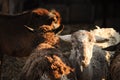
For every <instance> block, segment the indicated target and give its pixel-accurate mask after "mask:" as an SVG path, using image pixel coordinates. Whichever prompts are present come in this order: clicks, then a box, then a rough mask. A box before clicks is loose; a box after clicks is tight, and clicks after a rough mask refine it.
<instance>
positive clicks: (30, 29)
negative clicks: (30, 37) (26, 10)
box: [24, 25, 35, 32]
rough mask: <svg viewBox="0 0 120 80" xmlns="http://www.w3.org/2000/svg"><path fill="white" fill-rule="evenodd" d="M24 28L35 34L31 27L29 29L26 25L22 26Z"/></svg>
mask: <svg viewBox="0 0 120 80" xmlns="http://www.w3.org/2000/svg"><path fill="white" fill-rule="evenodd" d="M24 26H25V28H27V29H28V30H29V31H30V32H35V30H34V29H33V28H31V27H29V26H27V25H24Z"/></svg>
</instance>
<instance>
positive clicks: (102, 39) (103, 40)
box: [95, 36, 109, 43]
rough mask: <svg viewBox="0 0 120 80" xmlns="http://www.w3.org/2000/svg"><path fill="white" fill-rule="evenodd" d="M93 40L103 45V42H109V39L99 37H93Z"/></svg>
mask: <svg viewBox="0 0 120 80" xmlns="http://www.w3.org/2000/svg"><path fill="white" fill-rule="evenodd" d="M95 39H96V43H104V42H107V41H109V39H106V38H103V37H99V36H95Z"/></svg>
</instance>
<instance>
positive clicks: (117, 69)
mask: <svg viewBox="0 0 120 80" xmlns="http://www.w3.org/2000/svg"><path fill="white" fill-rule="evenodd" d="M104 50H107V51H115V53H114V54H113V57H111V61H110V76H111V80H120V42H119V43H118V44H116V45H113V46H109V47H107V48H104Z"/></svg>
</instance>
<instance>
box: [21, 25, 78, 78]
mask: <svg viewBox="0 0 120 80" xmlns="http://www.w3.org/2000/svg"><path fill="white" fill-rule="evenodd" d="M43 27H46V26H43ZM46 30H47V29H46ZM43 31H44V30H43ZM38 35H39V34H38ZM42 36H43V40H44V41H43V42H42V43H40V44H39V45H38V46H37V47H36V49H35V50H33V52H32V54H31V55H30V56H29V58H28V60H27V61H26V64H25V65H24V67H23V70H22V73H21V77H20V80H76V78H75V76H74V69H73V68H71V65H70V62H69V61H68V59H67V58H65V57H64V56H63V54H62V52H61V51H60V50H59V49H58V48H57V47H58V44H59V40H60V39H59V37H58V36H56V35H55V33H54V31H53V32H48V31H45V33H44V34H42Z"/></svg>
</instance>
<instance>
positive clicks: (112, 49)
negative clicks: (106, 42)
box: [102, 45, 117, 51]
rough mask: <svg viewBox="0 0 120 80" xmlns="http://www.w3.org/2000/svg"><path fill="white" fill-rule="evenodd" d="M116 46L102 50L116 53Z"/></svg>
mask: <svg viewBox="0 0 120 80" xmlns="http://www.w3.org/2000/svg"><path fill="white" fill-rule="evenodd" d="M116 47H117V46H116V45H113V46H109V47H106V48H102V49H103V50H106V51H115V50H116Z"/></svg>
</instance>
